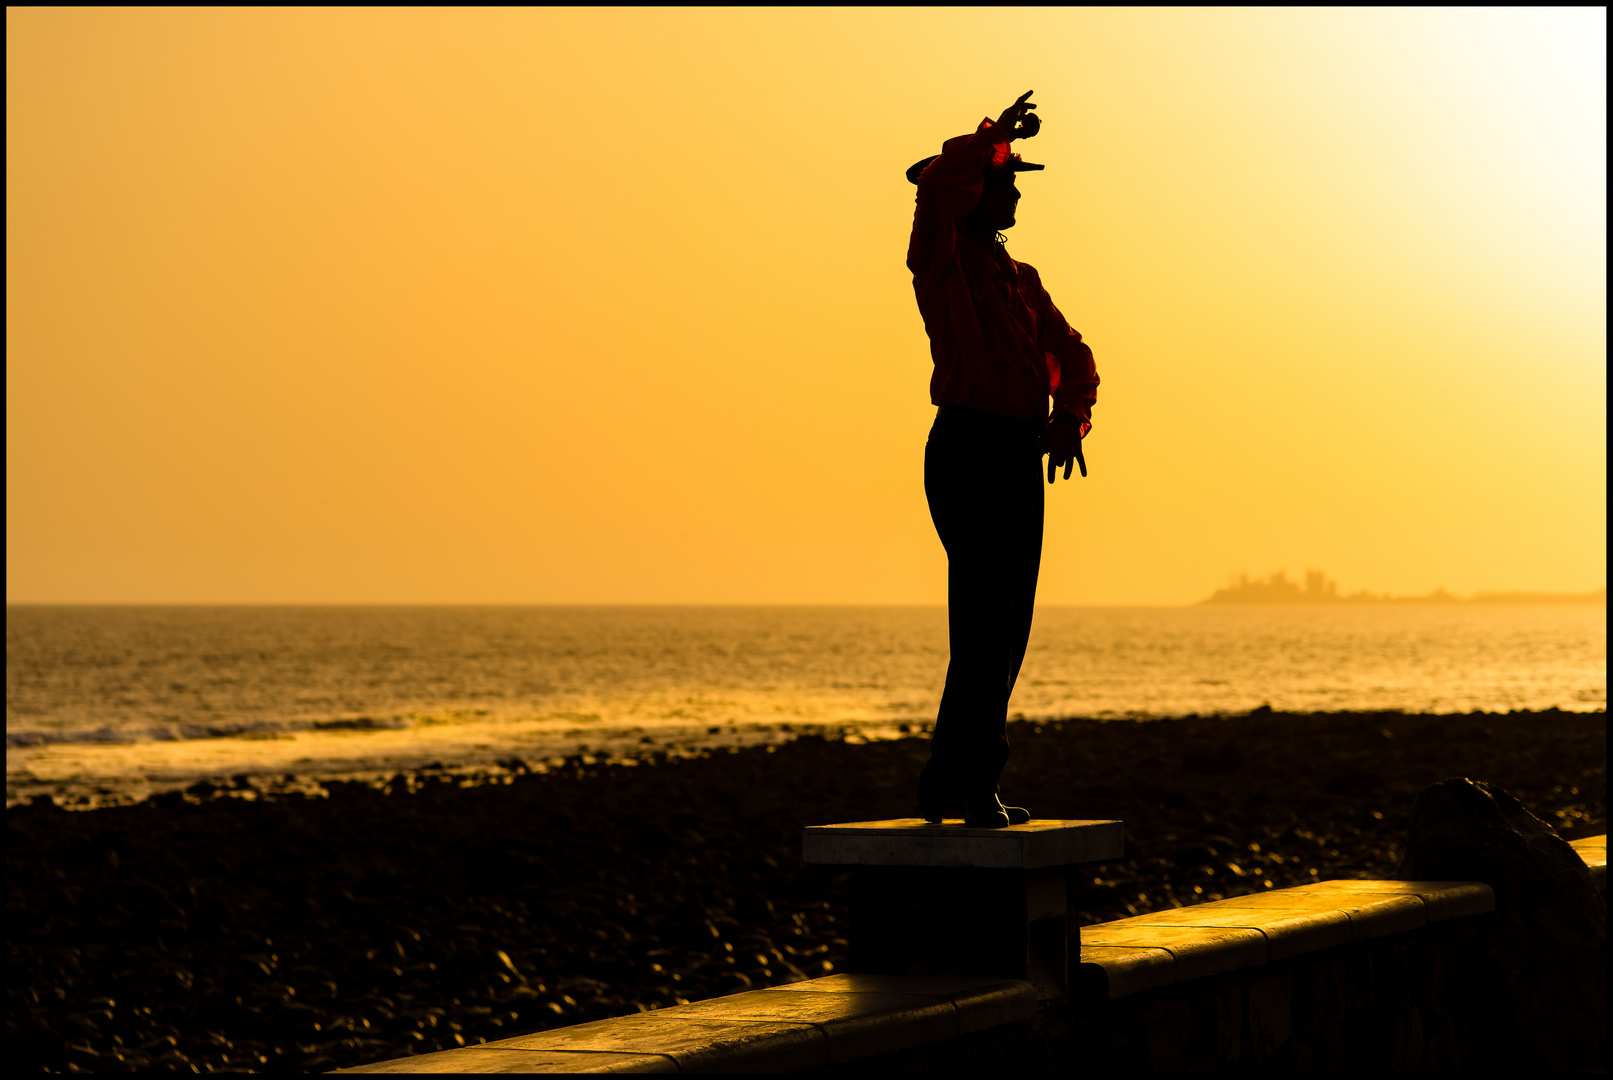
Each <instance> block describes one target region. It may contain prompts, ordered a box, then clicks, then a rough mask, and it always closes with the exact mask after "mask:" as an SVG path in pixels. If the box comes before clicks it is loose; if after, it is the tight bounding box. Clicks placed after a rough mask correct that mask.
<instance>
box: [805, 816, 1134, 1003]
mask: <svg viewBox="0 0 1613 1080" xmlns="http://www.w3.org/2000/svg"><path fill="white" fill-rule="evenodd" d="M801 846H802V854H803V856H804V858H805V860H806V861H807V862H809V863H819V864H826V865H832V866H846V867H850V868H852V869H853V870H854V874H853V877H852V890H851V962H852V966H853V968H854V969H855V970H856V971H859V972H866V973H869V974H882V975H971V976H998V977H1004V978H1011V979H1024V980H1026V981H1028V982H1030V983H1031V984H1033V985H1034V986H1035V987H1036V988H1037V992H1038V993H1039V994H1040V995H1041V996H1042V997H1043V998H1058V997H1063V996H1064V995H1065V993H1066V990H1067V987H1068V985H1069V957H1070V952H1071V949H1072V948H1073V949H1074V950H1075V951H1076V953H1077V954H1079V951H1080V928H1079V927H1077V926H1074V925H1072V924H1071V923H1070V920H1069V902H1068V888H1067V884H1066V880H1067V876H1068V874H1069V871H1070V870H1071V869H1072V868H1074V867H1075V866H1078V865H1080V864H1082V863H1092V862H1102V861H1105V860H1109V859H1116V858H1120V857H1121V855H1122V854H1123V852H1124V826H1123V824H1122V823H1121V822H1119V821H1031V822H1028V823H1027V824H1024V825H1010V826H1009V827H1008V828H1006V829H970V828H965V827H964V826H963V825H962V823H961V822H960V823H945V824H941V825H932V824H930V823H928V822H926V821H924V820H923V819H922V818H898V819H895V820H891V821H859V822H848V823H844V824H840V825H814V826H810V827H808V828H807V829H805V830H803V835H802V843H801Z"/></svg>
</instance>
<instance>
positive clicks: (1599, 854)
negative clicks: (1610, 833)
mask: <svg viewBox="0 0 1613 1080" xmlns="http://www.w3.org/2000/svg"><path fill="white" fill-rule="evenodd" d="M1569 846H1570V847H1572V848H1573V849H1574V850H1575V851H1577V852H1579V857H1580V858H1582V859H1584V860H1585V869H1587V870H1589V871H1590V872H1591V880H1592V881H1594V882H1596V887H1597V888H1598V889H1600V890H1601V891H1602V892H1606V891H1607V833H1603V834H1602V835H1601V836H1587V837H1585V838H1583V839H1581V840H1571V841H1569Z"/></svg>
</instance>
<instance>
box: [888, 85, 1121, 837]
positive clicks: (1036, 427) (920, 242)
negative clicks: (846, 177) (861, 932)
mask: <svg viewBox="0 0 1613 1080" xmlns="http://www.w3.org/2000/svg"><path fill="white" fill-rule="evenodd" d="M1029 98H1030V93H1029V92H1027V93H1025V94H1024V95H1023V96H1021V97H1020V99H1019V100H1018V101H1016V102H1014V104H1013V105H1011V106H1009V107H1008V109H1007V110H1006V111H1004V112H1003V114H1002V115H1001V116H1000V117H998V118H997V120H996V122H995V123H993V122H992V121H991V120H982V121H981V122H980V126H979V127H978V128H977V129H976V130H975V132H974V134H972V135H960V136H958V137H957V138H955V139H948V140H947V141H946V142H945V143H944V144H943V145H942V147H941V153H940V154H939V155H937V156H936V157H932V158H926V159H925V160H923V161H920V162H918V163H917V164H915V165H914V166H913V167H912V168H910V169H908V170H907V178H908V179H909V180H910V181H912V182H913V183H915V184H917V185H918V207H917V209H916V210H914V212H913V238H912V240H911V242H910V243H909V244H908V249H907V266H908V269H910V270H912V271H913V291H914V292H915V293H916V294H917V296H918V304H919V311H920V313H922V314H923V316H924V329H925V331H926V332H927V333H928V334H929V335H930V355H931V356H932V358H933V359H934V361H935V372H934V374H933V375H932V376H931V378H930V400H931V401H932V402H933V403H934V404H935V405H936V406H937V408H936V414H935V426H934V427H932V428H931V429H930V439H929V443H928V445H927V446H926V447H925V450H924V494H925V495H926V497H927V498H928V499H929V503H930V516H931V517H932V518H933V519H934V521H935V531H936V532H938V533H939V534H940V536H941V543H942V544H943V545H944V546H945V547H946V552H947V620H948V627H949V634H950V638H951V647H952V658H951V661H950V662H949V663H948V665H947V682H946V690H945V691H944V692H943V693H942V695H941V708H940V711H939V713H938V715H937V716H936V720H935V735H934V737H933V738H932V739H931V740H930V760H929V761H928V762H927V763H926V764H925V766H924V772H923V774H922V775H921V776H920V777H919V805H920V808H921V809H922V810H923V813H924V816H925V818H927V819H928V820H930V821H940V820H942V819H943V818H944V817H958V816H962V817H963V818H964V820H965V822H966V823H967V824H969V825H974V826H991V827H1001V826H1004V825H1009V824H1019V823H1021V822H1024V821H1028V820H1029V819H1030V813H1029V812H1028V811H1026V810H1023V809H1021V808H1019V807H1005V806H1003V804H1002V802H1001V800H1000V799H999V798H998V791H997V780H998V778H999V777H1000V776H1001V775H1002V770H1003V766H1004V765H1005V764H1006V763H1007V761H1008V730H1007V722H1008V698H1009V695H1010V694H1011V693H1013V689H1014V681H1015V680H1016V679H1017V678H1018V677H1019V667H1020V663H1021V662H1022V661H1023V660H1024V659H1025V643H1026V641H1027V640H1028V639H1029V637H1030V631H1031V615H1032V612H1033V610H1034V608H1035V605H1036V575H1037V572H1038V570H1039V569H1040V564H1041V560H1042V479H1041V455H1042V454H1044V453H1045V454H1047V455H1048V462H1047V482H1048V483H1050V484H1051V483H1052V482H1053V478H1054V474H1055V472H1056V470H1057V469H1058V468H1059V467H1060V466H1063V468H1064V477H1065V479H1069V477H1070V470H1071V468H1072V466H1073V465H1075V464H1077V463H1078V464H1079V465H1080V466H1081V475H1082V476H1085V475H1086V474H1087V465H1086V459H1085V458H1084V457H1083V456H1082V453H1081V439H1082V438H1083V437H1084V436H1085V435H1086V434H1087V432H1088V431H1090V430H1091V428H1092V406H1093V403H1094V402H1095V401H1096V400H1097V388H1098V372H1097V368H1096V367H1095V366H1094V364H1093V362H1092V350H1090V349H1088V348H1087V347H1086V345H1084V344H1082V342H1081V335H1080V334H1078V333H1076V332H1075V331H1074V330H1071V329H1070V326H1069V324H1068V323H1066V322H1065V321H1064V316H1063V315H1060V314H1059V310H1058V308H1056V307H1054V306H1053V301H1052V300H1051V299H1050V298H1049V297H1048V295H1047V290H1045V289H1043V288H1042V281H1041V278H1040V277H1039V276H1038V275H1037V273H1036V270H1035V268H1034V267H1031V266H1028V265H1026V264H1025V263H1022V262H1015V261H1014V260H1013V259H1011V258H1009V257H1008V252H1007V250H1006V249H1005V248H1004V247H1003V244H1004V239H1003V237H1002V235H1001V233H1000V232H999V230H1002V229H1008V228H1012V227H1013V224H1014V211H1015V207H1016V206H1017V204H1018V203H1019V189H1018V188H1017V187H1015V186H1014V174H1015V173H1019V172H1025V171H1027V170H1031V169H1041V168H1042V167H1043V166H1041V165H1033V164H1031V163H1030V162H1027V161H1021V160H1020V158H1019V155H1017V154H1013V153H1010V152H1009V144H1010V143H1011V142H1012V141H1013V140H1014V139H1016V138H1020V139H1024V138H1029V137H1030V136H1032V135H1035V134H1036V132H1037V130H1038V129H1039V128H1040V127H1041V123H1040V121H1039V120H1038V118H1037V117H1036V115H1035V114H1034V113H1032V112H1031V110H1032V109H1034V108H1036V106H1035V105H1032V104H1029V103H1028V99H1029ZM1049 396H1051V397H1052V399H1053V411H1052V415H1051V416H1049V414H1048V398H1049Z"/></svg>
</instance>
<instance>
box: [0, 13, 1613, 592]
mask: <svg viewBox="0 0 1613 1080" xmlns="http://www.w3.org/2000/svg"><path fill="white" fill-rule="evenodd" d="M1605 42H1606V12H1605V10H1601V9H1596V10H1588V9H1576V10H1570V11H1533V10H1512V11H1498V10H1478V11H1457V10H1446V9H1440V10H1422V11H1396V10H1343V11H1341V10H1332V11H1319V10H1309V9H1303V10H1235V11H1214V10H1201V9H1191V10H1157V9H1145V10H1122V11H1104V10H1099V11H1091V10H1083V11H1044V10H1032V11H1022V12H1005V11H997V10H990V11H981V10H956V9H946V10H937V11H924V10H907V9H898V10H877V11H857V10H811V9H809V10H761V11H733V10H726V9H724V10H692V11H689V10H684V11H679V10H664V9H652V10H577V11H567V10H538V11H505V10H494V11H453V10H430V11H419V10H407V11H373V10H367V9H366V10H343V11H314V10H278V11H261V10H230V11H217V10H215V11H198V10H190V9H182V10H159V11H126V10H111V11H94V10H45V9H22V10H18V9H8V11H7V13H6V120H7V133H6V225H7V229H6V233H7V239H6V264H7V273H6V309H7V311H6V314H7V318H6V353H7V363H6V388H7V399H6V401H7V404H6V419H7V434H6V449H7V466H6V479H7V495H6V509H7V515H6V586H7V595H8V599H10V600H11V601H13V602H20V601H135V602H215V601H217V602H229V601H235V602H393V601H398V602H645V603H659V602H714V603H751V602H756V603H770V602H806V603H814V602H837V603H838V602H848V603H864V602H866V603H885V602H896V603H907V602H912V603H938V602H941V601H943V600H944V598H945V559H944V555H943V553H942V551H941V547H940V544H939V542H938V541H937V540H936V538H935V534H934V531H933V528H932V526H931V524H930V520H929V516H928V512H927V510H926V508H925V503H924V494H923V490H922V481H921V475H922V474H921V464H922V456H923V443H924V437H925V433H926V431H927V428H928V424H929V421H930V418H931V416H932V409H931V406H930V404H929V401H928V396H927V384H928V376H929V366H930V365H929V356H928V351H927V344H926V340H925V337H924V331H923V327H922V324H921V323H920V321H919V316H918V312H917V309H916V307H915V305H914V302H913V294H912V288H911V283H910V278H909V275H908V273H907V270H906V268H905V266H904V265H903V259H904V256H905V252H906V244H907V234H908V230H909V227H910V225H911V220H912V202H913V189H912V188H911V187H910V186H909V185H908V184H907V182H906V181H905V179H904V178H903V175H902V173H903V170H904V169H905V168H906V167H907V166H908V165H909V164H911V163H912V162H913V161H915V160H917V159H918V158H920V157H922V156H925V155H927V154H932V153H935V152H936V151H937V150H938V149H939V147H940V144H941V141H942V140H943V139H944V138H947V137H949V136H951V135H956V134H961V133H963V132H965V131H968V130H970V129H971V128H972V127H973V126H974V124H975V123H977V122H978V121H979V119H980V118H981V117H982V116H983V115H987V114H990V115H993V116H995V115H996V114H997V113H998V112H999V111H1000V110H1001V109H1003V108H1004V107H1005V106H1006V105H1008V104H1009V102H1011V101H1012V100H1013V98H1014V97H1015V96H1017V95H1018V94H1019V93H1020V92H1021V91H1023V90H1026V89H1031V88H1034V89H1035V91H1036V96H1035V99H1034V100H1036V101H1038V102H1040V109H1039V112H1040V115H1041V116H1042V117H1043V120H1044V123H1045V127H1044V129H1043V132H1042V134H1041V135H1040V136H1039V137H1038V138H1036V139H1034V140H1032V141H1029V142H1027V143H1025V144H1024V145H1023V146H1022V147H1019V148H1018V149H1021V150H1022V151H1023V152H1024V154H1025V156H1026V157H1027V158H1029V159H1030V160H1033V161H1041V162H1045V163H1046V164H1047V166H1048V168H1047V171H1046V172H1044V173H1039V174H1034V175H1031V176H1029V177H1026V178H1024V179H1022V180H1021V183H1020V187H1021V190H1022V191H1023V192H1024V199H1023V201H1022V203H1021V205H1020V211H1019V225H1018V227H1017V228H1016V229H1014V230H1013V231H1012V232H1011V233H1010V234H1009V250H1010V251H1011V252H1012V253H1013V254H1014V255H1015V256H1016V257H1018V258H1021V259H1023V260H1025V261H1027V262H1030V263H1033V264H1034V265H1036V266H1037V267H1038V269H1039V270H1040V271H1041V275H1042V279H1043V281H1044V282H1045V283H1046V284H1047V286H1048V289H1049V291H1050V292H1051V293H1052V295H1053V298H1054V300H1055V302H1057V303H1058V304H1059V306H1060V307H1061V309H1062V310H1063V311H1064V313H1065V315H1066V316H1067V317H1068V318H1069V321H1070V323H1071V324H1072V325H1073V326H1075V327H1076V328H1077V329H1079V330H1080V331H1081V332H1082V333H1083V334H1084V335H1085V336H1086V338H1087V340H1088V342H1089V343H1090V344H1091V345H1092V347H1093V350H1094V352H1095V354H1096V356H1097V361H1098V370H1099V373H1100V375H1101V376H1102V379H1103V385H1102V387H1101V389H1100V391H1099V397H1098V407H1097V409H1096V410H1095V412H1094V421H1095V427H1094V431H1093V434H1092V436H1091V438H1090V439H1089V441H1088V444H1087V460H1088V463H1089V465H1090V468H1091V477H1090V478H1089V479H1088V480H1086V481H1081V480H1079V479H1077V480H1076V481H1074V482H1072V483H1069V484H1066V483H1065V482H1064V481H1062V480H1060V481H1059V483H1058V484H1057V485H1056V486H1055V487H1053V488H1052V489H1051V490H1050V491H1049V492H1048V495H1049V502H1048V506H1049V513H1048V520H1047V540H1046V546H1045V554H1044V559H1043V577H1042V582H1043V584H1042V589H1041V600H1042V602H1043V603H1093V604H1098V603H1181V602H1188V601H1192V600H1195V599H1198V598H1201V597H1203V596H1205V595H1208V593H1209V592H1210V591H1211V590H1212V589H1213V588H1215V587H1216V586H1218V585H1220V584H1222V583H1223V582H1224V581H1225V578H1226V575H1227V574H1228V573H1229V572H1234V571H1239V570H1247V571H1250V572H1252V573H1265V572H1267V571H1269V570H1273V569H1277V568H1279V567H1282V568H1286V569H1287V570H1288V571H1289V572H1290V573H1291V574H1292V573H1298V572H1301V571H1303V570H1304V569H1305V567H1306V566H1315V567H1320V568H1323V569H1325V570H1326V571H1327V572H1328V574H1329V575H1330V576H1331V577H1334V578H1337V579H1338V580H1339V582H1340V583H1341V585H1342V586H1343V587H1344V588H1345V590H1346V591H1352V590H1354V589H1358V588H1370V589H1373V590H1385V589H1387V590H1391V591H1394V592H1397V593H1415V592H1426V591H1428V590H1430V589H1432V588H1434V587H1435V586H1444V587H1446V588H1449V589H1451V590H1453V591H1456V592H1469V591H1473V590H1480V589H1509V588H1518V589H1542V590H1585V589H1591V588H1596V587H1600V586H1602V585H1603V584H1605V580H1606V579H1605V560H1606V550H1607V548H1606V545H1607V533H1606V443H1607V426H1606V417H1607V412H1606V400H1605V396H1606V385H1607V380H1606V306H1605V298H1604V297H1605V289H1606V241H1605V236H1606V225H1607V221H1606V209H1605V198H1606V167H1605V154H1606V138H1605V128H1606V112H1605V100H1606V81H1607V80H1606V51H1605Z"/></svg>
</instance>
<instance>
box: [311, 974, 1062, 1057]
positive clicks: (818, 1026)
mask: <svg viewBox="0 0 1613 1080" xmlns="http://www.w3.org/2000/svg"><path fill="white" fill-rule="evenodd" d="M1037 1004H1038V1001H1037V994H1036V990H1035V988H1034V987H1032V986H1031V984H1030V983H1028V982H1021V981H1019V980H1017V979H989V978H986V979H982V978H964V977H947V976H935V977H932V976H919V975H829V976H825V977H824V978H821V979H808V980H806V981H804V982H798V983H792V984H790V985H788V986H777V987H773V988H772V989H768V990H750V991H746V992H745V993H743V994H730V995H728V996H727V997H717V998H708V999H707V1000H705V1001H696V1002H691V1003H690V1004H688V1005H677V1006H674V1007H672V1008H668V1009H657V1010H655V1011H653V1012H646V1013H635V1014H633V1015H631V1016H621V1017H616V1018H614V1019H610V1020H597V1021H595V1022H593V1023H591V1024H577V1025H575V1026H572V1027H564V1028H554V1029H552V1030H549V1031H541V1032H538V1033H536V1034H534V1035H522V1036H518V1037H516V1038H513V1039H501V1040H499V1041H498V1042H491V1043H482V1044H480V1045H477V1046H467V1047H463V1048H461V1049H457V1050H443V1051H440V1052H438V1053H435V1054H420V1055H418V1056H416V1057H406V1058H396V1059H394V1060H392V1061H381V1062H377V1063H375V1064H373V1065H361V1066H359V1067H358V1068H355V1069H341V1070H338V1071H340V1072H359V1073H368V1072H385V1073H400V1072H417V1073H464V1072H510V1073H514V1072H524V1073H544V1072H550V1073H556V1072H561V1073H583V1072H605V1073H621V1072H794V1071H798V1070H804V1069H821V1068H825V1067H827V1066H830V1065H838V1064H841V1063H842V1062H847V1061H855V1060H857V1059H858V1058H863V1057H868V1056H869V1055H872V1054H884V1053H889V1052H891V1051H893V1050H905V1049H908V1048H909V1047H913V1046H920V1045H924V1044H926V1043H935V1042H943V1041H945V1040H947V1039H951V1038H955V1037H957V1036H959V1035H964V1034H967V1033H969V1032H972V1031H981V1030H984V1029H986V1028H991V1027H997V1026H999V1025H1001V1024H1009V1023H1013V1022H1015V1021H1018V1020H1028V1019H1030V1018H1031V1017H1032V1016H1034V1015H1035V1013H1036V1009H1037Z"/></svg>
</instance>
